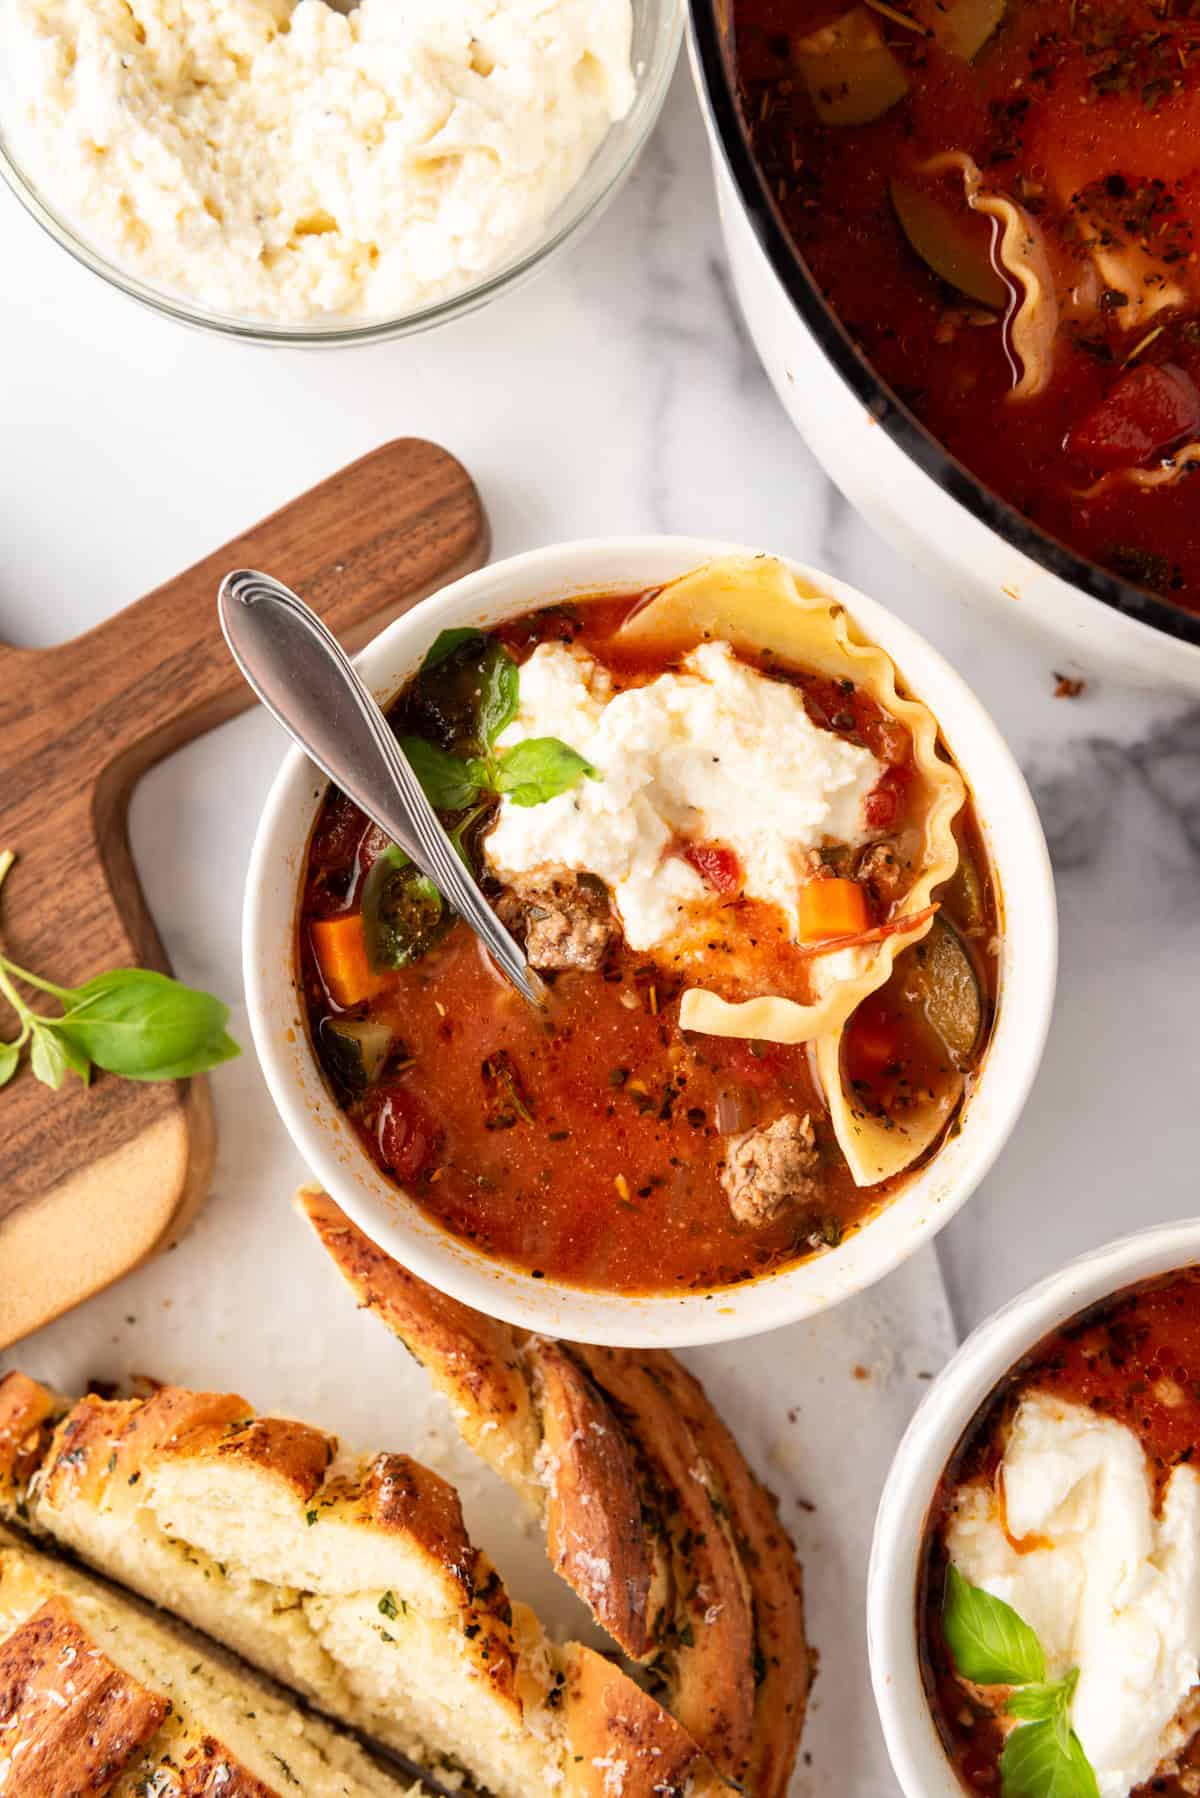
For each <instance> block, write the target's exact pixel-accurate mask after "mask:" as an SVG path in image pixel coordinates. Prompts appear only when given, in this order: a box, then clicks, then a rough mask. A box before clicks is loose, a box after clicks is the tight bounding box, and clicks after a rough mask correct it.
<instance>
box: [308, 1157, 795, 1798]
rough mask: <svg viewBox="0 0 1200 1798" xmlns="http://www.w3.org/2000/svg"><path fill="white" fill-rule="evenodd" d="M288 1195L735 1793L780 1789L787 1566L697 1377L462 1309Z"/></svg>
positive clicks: (787, 1744)
mask: <svg viewBox="0 0 1200 1798" xmlns="http://www.w3.org/2000/svg"><path fill="white" fill-rule="evenodd" d="M297 1205H298V1207H299V1209H300V1211H301V1214H302V1215H303V1216H305V1217H306V1218H307V1219H308V1220H309V1222H310V1223H311V1224H312V1226H313V1228H314V1229H315V1231H316V1233H317V1235H318V1237H319V1238H320V1240H321V1242H322V1244H323V1245H324V1247H325V1249H326V1250H327V1251H328V1253H329V1255H330V1257H331V1258H332V1260H333V1262H334V1265H335V1266H336V1267H337V1269H338V1272H339V1273H340V1274H341V1275H342V1277H343V1279H344V1280H345V1281H346V1282H347V1284H348V1285H349V1287H350V1289H351V1291H352V1292H353V1293H354V1295H355V1298H356V1299H357V1300H358V1303H359V1304H360V1305H362V1306H364V1307H365V1308H366V1309H368V1310H371V1311H374V1312H375V1313H376V1314H377V1315H378V1316H379V1317H380V1319H381V1320H382V1321H383V1322H384V1323H385V1324H386V1325H387V1326H388V1328H389V1329H390V1330H391V1331H392V1332H393V1334H394V1335H396V1336H397V1337H399V1339H400V1341H401V1342H402V1343H403V1344H404V1345H405V1347H406V1348H407V1349H408V1350H409V1351H410V1353H412V1354H413V1355H414V1356H415V1357H416V1359H417V1360H418V1361H419V1362H420V1363H421V1364H422V1366H423V1367H424V1368H425V1370H426V1372H427V1373H428V1374H429V1375H430V1377H431V1379H432V1380H433V1383H434V1385H435V1386H436V1387H437V1388H438V1390H439V1391H440V1392H442V1393H443V1395H444V1396H445V1397H446V1399H447V1400H448V1401H449V1403H450V1406H451V1409H452V1411H453V1414H454V1418H455V1422H456V1423H457V1425H458V1427H459V1429H460V1430H461V1432H462V1435H463V1438H464V1440H465V1441H466V1442H467V1443H468V1444H469V1445H470V1446H471V1447H472V1448H473V1449H474V1450H475V1452H476V1453H477V1454H478V1455H479V1456H480V1458H481V1459H482V1460H484V1461H486V1462H487V1463H488V1464H489V1465H490V1466H491V1467H493V1468H494V1469H495V1471H496V1472H497V1473H499V1474H500V1475H501V1476H502V1478H504V1479H505V1480H507V1481H508V1482H509V1484H510V1485H512V1486H513V1487H514V1488H515V1490H516V1491H517V1492H518V1493H519V1494H520V1495H521V1497H522V1498H523V1499H524V1500H525V1502H526V1503H527V1504H528V1505H529V1507H530V1508H531V1510H532V1511H533V1512H534V1513H535V1515H537V1516H538V1517H540V1518H541V1519H542V1520H543V1522H544V1524H545V1528H546V1537H547V1547H548V1549H549V1553H550V1558H551V1561H552V1563H553V1565H554V1566H555V1568H556V1570H557V1571H558V1573H559V1574H560V1575H561V1576H562V1578H563V1579H565V1580H566V1581H567V1583H568V1584H569V1585H570V1586H571V1587H572V1588H573V1589H574V1591H575V1592H577V1593H578V1595H579V1596H580V1597H581V1598H582V1599H583V1600H584V1602H585V1603H586V1604H587V1605H588V1606H589V1607H590V1608H591V1610H592V1612H593V1614H594V1616H595V1618H596V1620H597V1622H598V1623H599V1624H600V1625H601V1627H602V1628H604V1629H605V1630H607V1631H608V1633H609V1634H610V1635H611V1636H612V1637H613V1638H614V1639H615V1640H616V1642H617V1643H618V1644H619V1645H620V1647H621V1648H622V1649H623V1650H624V1652H625V1653H626V1654H627V1655H628V1656H629V1657H630V1659H631V1660H634V1661H637V1662H640V1663H641V1664H642V1666H643V1667H644V1668H645V1670H646V1672H645V1676H646V1677H647V1678H648V1679H649V1680H650V1681H651V1682H652V1684H653V1688H654V1690H655V1692H656V1693H657V1694H658V1695H659V1696H660V1697H661V1698H662V1701H663V1703H664V1704H665V1705H666V1706H667V1707H668V1708H669V1710H670V1711H671V1712H672V1713H673V1714H674V1715H675V1716H676V1717H677V1718H678V1720H679V1722H680V1723H681V1724H682V1725H683V1726H684V1728H685V1729H686V1730H687V1731H688V1734H689V1736H692V1737H694V1738H695V1739H696V1740H697V1741H698V1742H699V1743H700V1744H701V1746H702V1747H703V1748H704V1749H705V1751H706V1752H707V1754H708V1755H709V1756H710V1758H711V1760H712V1761H713V1762H714V1763H715V1765H716V1767H717V1769H718V1770H719V1771H720V1772H721V1773H722V1774H724V1775H725V1776H726V1777H727V1778H728V1779H730V1780H731V1781H733V1782H735V1783H736V1785H737V1787H738V1788H739V1789H740V1790H741V1791H743V1792H744V1793H746V1794H747V1795H748V1798H784V1794H785V1793H786V1791H787V1787H788V1782H789V1779H790V1777H791V1772H792V1768H793V1765H794V1762H795V1758H796V1753H797V1750H798V1747H799V1743H800V1737H801V1732H802V1730H803V1727H804V1718H805V1712H806V1708H807V1703H808V1693H809V1687H810V1685H811V1682H812V1676H813V1668H814V1664H815V1663H814V1656H813V1654H812V1652H811V1650H810V1648H809V1646H808V1642H807V1639H806V1636H805V1628H804V1595H803V1580H802V1575H801V1570H800V1566H799V1563H798V1562H797V1559H796V1554H795V1550H794V1548H793V1546H792V1543H791V1541H790V1539H789V1537H788V1534H787V1531H786V1530H785V1529H784V1527H783V1525H782V1524H781V1523H780V1521H779V1516H778V1512H777V1508H776V1505H775V1501H774V1499H773V1498H772V1497H771V1495H770V1494H769V1493H768V1492H767V1491H766V1489H765V1487H763V1486H762V1484H761V1483H760V1482H759V1481H758V1480H757V1479H756V1478H755V1477H754V1474H753V1473H752V1472H751V1470H750V1468H749V1466H748V1465H747V1463H746V1460H745V1457H744V1456H743V1455H742V1453H741V1451H740V1450H739V1448H738V1446H737V1444H736V1443H735V1441H734V1439H733V1437H732V1436H731V1435H730V1433H729V1431H728V1429H727V1428H726V1427H725V1425H724V1424H723V1423H722V1421H721V1419H720V1417H719V1416H718V1415H717V1412H716V1411H715V1409H714V1408H713V1406H712V1404H711V1402H710V1401H709V1399H708V1398H707V1396H706V1395H705V1392H704V1389H703V1387H702V1386H701V1385H700V1384H699V1382H698V1381H696V1380H695V1379H693V1378H692V1376H691V1375H690V1374H689V1373H688V1372H687V1371H686V1370H685V1369H684V1368H683V1367H682V1366H680V1364H679V1362H678V1361H676V1359H675V1358H674V1356H672V1355H669V1354H667V1353H665V1352H664V1351H661V1350H654V1349H607V1348H592V1347H588V1346H586V1345H584V1344H580V1343H566V1342H553V1341H550V1340H549V1339H547V1338H545V1337H539V1336H534V1335H531V1334H530V1333H528V1332H527V1331H524V1330H519V1329H514V1328H513V1327H511V1326H510V1325H508V1324H504V1323H501V1322H499V1321H498V1320H497V1319H495V1318H491V1317H486V1316H484V1315H483V1314H482V1313H480V1312H477V1311H472V1310H471V1309H470V1308H469V1307H468V1306H466V1305H463V1304H460V1303H459V1301H458V1300H457V1299H452V1298H449V1297H448V1296H447V1295H446V1294H444V1293H440V1292H437V1291H435V1290H434V1289H433V1288H432V1287H430V1286H427V1285H426V1284H425V1283H424V1281H422V1280H419V1279H418V1278H417V1276H416V1275H415V1274H412V1273H409V1271H408V1270H407V1269H406V1268H404V1267H402V1266H401V1265H400V1263H399V1262H398V1261H395V1260H393V1259H392V1257H391V1256H389V1255H387V1254H385V1253H384V1251H383V1250H382V1249H380V1248H379V1247H378V1246H377V1245H376V1244H375V1243H373V1242H372V1241H371V1240H370V1238H369V1237H367V1236H366V1235H364V1233H363V1232H362V1231H361V1230H359V1229H358V1228H357V1226H356V1225H354V1224H352V1223H351V1222H350V1220H349V1219H348V1218H347V1217H346V1216H345V1214H344V1213H343V1212H342V1211H341V1210H339V1208H338V1206H337V1205H336V1204H335V1203H334V1202H333V1200H332V1199H331V1198H329V1196H328V1195H327V1194H326V1193H324V1192H322V1191H320V1190H319V1189H318V1188H316V1187H309V1188H305V1189H304V1190H303V1191H302V1192H300V1193H299V1194H298V1195H297Z"/></svg>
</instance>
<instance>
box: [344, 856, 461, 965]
mask: <svg viewBox="0 0 1200 1798" xmlns="http://www.w3.org/2000/svg"><path fill="white" fill-rule="evenodd" d="M452 917H453V913H452V912H451V910H450V907H449V906H448V905H447V904H446V902H445V900H444V899H443V898H442V895H441V894H440V893H439V892H438V890H437V888H436V887H435V886H434V884H433V882H432V880H430V879H429V878H428V877H427V876H426V875H424V874H422V873H421V871H420V869H419V868H415V867H414V866H413V864H412V862H411V861H410V860H409V858H408V856H407V855H405V853H404V851H403V849H401V848H399V847H398V846H397V845H396V844H395V843H393V844H392V846H391V847H390V848H389V849H385V850H384V852H383V854H382V855H381V856H380V857H379V858H378V860H377V861H375V862H373V863H372V866H371V871H370V873H369V874H368V875H367V878H366V880H365V881H364V882H363V891H362V921H363V936H364V938H365V940H366V945H367V961H368V962H369V964H370V966H371V967H372V969H373V970H374V971H375V973H377V974H379V973H383V972H385V971H386V970H388V969H390V968H404V967H407V966H408V964H409V963H410V962H414V961H419V960H420V958H421V957H422V956H423V955H425V954H427V953H428V951H429V950H430V949H432V948H433V946H434V944H435V943H436V942H437V941H438V940H439V939H440V938H441V937H442V936H443V935H444V934H445V932H446V930H447V928H448V927H449V924H450V922H451V919H452Z"/></svg>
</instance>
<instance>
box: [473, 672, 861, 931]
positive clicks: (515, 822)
mask: <svg viewBox="0 0 1200 1798" xmlns="http://www.w3.org/2000/svg"><path fill="white" fill-rule="evenodd" d="M525 737H559V738H560V739H561V740H562V741H563V742H564V743H569V744H570V746H571V748H572V749H576V750H578V751H579V753H580V754H581V755H583V756H584V757H586V759H587V760H588V761H589V762H591V763H592V765H593V766H594V767H595V768H596V769H597V771H598V773H599V777H600V778H599V779H597V780H582V781H580V782H579V783H578V784H577V785H576V786H574V787H572V788H571V789H570V790H569V791H568V792H566V793H562V794H560V795H559V796H558V797H557V798H556V799H551V800H549V801H548V802H547V803H546V804H544V805H536V806H528V807H522V806H518V805H514V804H513V803H512V802H511V801H510V800H504V801H502V803H501V806H500V811H499V816H498V819H497V822H496V825H495V827H494V828H493V830H492V831H491V833H490V835H489V836H488V838H487V841H486V845H485V852H486V855H487V859H488V861H489V862H490V864H491V866H492V867H493V868H494V869H495V870H496V872H497V873H498V874H500V875H501V877H503V876H505V875H508V876H512V875H516V874H526V873H532V872H534V871H535V870H537V869H539V868H544V867H548V866H560V867H567V868H573V869H575V870H577V871H579V872H587V873H591V874H596V875H599V876H600V878H601V879H603V880H604V881H606V882H607V884H608V886H609V887H610V889H611V890H612V894H613V898H614V900H615V902H616V907H617V911H618V912H619V914H620V918H621V923H622V926H623V929H624V932H625V938H626V941H627V942H628V943H629V945H630V947H631V948H633V949H650V948H653V947H655V946H656V945H658V944H661V943H662V942H664V941H665V940H666V939H667V938H669V937H670V936H671V935H672V934H673V933H674V931H675V930H676V929H677V928H678V927H679V925H680V922H681V916H682V914H683V913H684V912H685V911H687V910H688V909H689V908H690V907H692V906H694V905H696V904H697V903H699V902H703V901H707V900H711V899H712V896H713V895H712V892H711V889H710V888H708V887H707V886H706V885H705V883H704V881H703V880H702V879H701V877H700V875H699V874H698V873H697V872H696V870H695V869H694V868H693V867H692V866H691V864H690V863H688V862H686V861H684V860H683V859H682V857H681V856H680V855H678V854H676V853H673V850H674V849H675V848H676V847H677V845H678V843H679V840H680V839H681V838H682V839H686V840H690V841H692V842H701V843H703V842H712V843H720V844H722V845H724V846H726V847H728V848H730V849H732V850H733V851H734V853H735V854H736V855H737V858H738V861H739V863H740V864H741V870H742V890H743V892H745V893H746V894H748V895H749V896H750V897H751V898H754V899H762V900H766V901H767V902H768V903H771V904H774V905H777V906H779V907H780V908H781V909H782V910H783V912H784V913H785V915H786V917H787V919H788V922H789V927H790V928H791V929H792V930H793V931H794V930H795V919H796V904H797V895H798V891H799V887H800V885H801V882H802V880H803V877H804V876H803V867H802V857H803V855H804V853H805V852H806V851H808V850H810V849H814V848H818V847H819V846H820V845H822V844H823V843H827V842H836V843H847V844H857V843H861V842H865V841H866V840H867V838H868V836H869V835H870V834H871V833H870V832H869V830H868V828H867V825H866V822H865V817H864V809H863V808H864V801H865V800H866V797H867V794H868V793H869V792H870V791H871V789H872V787H874V785H875V784H876V782H877V781H878V779H879V777H880V775H881V774H882V772H883V769H882V767H881V766H880V764H879V762H878V761H876V759H875V757H874V756H873V755H872V754H871V752H870V751H869V750H867V749H864V748H862V747H860V746H859V745H857V744H854V743H848V742H846V741H845V739H844V738H842V737H839V736H836V735H835V734H834V733H833V732H832V731H828V730H822V729H821V728H820V726H818V725H816V724H814V723H813V722H812V720H811V719H810V718H809V716H808V713H807V712H806V711H805V709H804V701H803V698H802V697H801V695H800V693H799V692H798V690H797V689H796V688H795V687H792V686H789V685H788V684H787V683H786V682H784V681H779V680H771V679H769V678H767V677H766V676H765V675H762V674H759V673H758V672H757V670H756V669H754V668H752V667H750V666H749V665H748V664H746V663H744V662H740V661H738V659H737V658H736V656H735V655H734V654H733V651H732V650H731V649H730V647H729V645H728V644H727V643H705V644H702V645H701V646H700V648H698V649H695V650H693V651H692V652H691V653H690V654H689V655H687V656H686V657H685V658H684V661H683V671H682V672H681V673H678V674H675V673H670V674H662V675H659V676H658V677H657V678H656V679H654V680H652V681H649V682H648V683H647V684H646V685H645V686H641V687H630V688H627V689H626V690H625V691H623V692H614V690H613V681H612V677H611V675H610V673H609V671H608V670H607V669H606V668H604V667H603V666H602V665H601V664H600V663H598V662H597V661H595V660H594V659H593V658H592V657H591V656H589V655H587V654H586V653H585V652H583V651H582V650H580V649H578V648H575V647H572V646H568V645H565V644H560V643H543V644H541V645H539V647H538V648H537V649H535V650H534V652H533V654H532V655H531V656H530V657H529V659H528V661H527V662H525V663H524V665H523V666H522V668H521V686H520V709H519V711H518V713H517V716H516V718H515V719H514V721H513V722H512V724H510V725H509V726H508V728H507V730H505V731H504V732H503V733H502V734H501V736H500V738H499V744H500V747H501V748H507V747H508V746H509V745H510V744H512V743H516V742H519V741H520V740H521V739H522V738H525Z"/></svg>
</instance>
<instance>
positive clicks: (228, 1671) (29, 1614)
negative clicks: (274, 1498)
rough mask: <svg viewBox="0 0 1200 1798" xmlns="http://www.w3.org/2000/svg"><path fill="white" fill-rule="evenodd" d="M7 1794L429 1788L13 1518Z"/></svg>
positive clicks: (376, 1792) (3, 1588) (401, 1792)
mask: <svg viewBox="0 0 1200 1798" xmlns="http://www.w3.org/2000/svg"><path fill="white" fill-rule="evenodd" d="M0 1788H2V1789H3V1791H4V1793H5V1794H6V1798H79V1794H83V1793H87V1794H94V1795H103V1794H107V1793H111V1794H113V1798H422V1795H421V1788H420V1787H419V1786H416V1785H410V1784H409V1782H407V1781H402V1780H398V1779H395V1778H393V1777H392V1776H391V1775H390V1774H389V1773H388V1772H386V1771H385V1770H384V1769H383V1768H382V1767H381V1766H378V1765H376V1763H375V1762H374V1761H372V1760H371V1759H370V1757H369V1756H368V1755H367V1754H365V1753H364V1752H363V1750H362V1749H361V1748H360V1747H359V1746H358V1744H357V1742H355V1741H353V1740H351V1739H350V1738H349V1737H346V1736H343V1735H341V1734H340V1733H339V1732H338V1731H336V1730H334V1729H332V1728H331V1727H330V1726H329V1725H328V1724H327V1723H325V1722H323V1721H322V1720H321V1719H320V1718H318V1717H313V1716H310V1715H308V1714H306V1713H305V1712H303V1711H301V1710H300V1709H298V1708H297V1706H296V1705H295V1704H293V1703H291V1702H290V1701H289V1700H288V1699H286V1698H285V1697H284V1696H282V1695H281V1694H280V1693H278V1692H276V1691H274V1690H273V1689H272V1688H270V1687H269V1686H267V1685H266V1684H265V1683H264V1682H263V1681H261V1680H257V1679H255V1678H254V1677H253V1676H252V1675H251V1674H249V1673H248V1672H247V1671H246V1669H244V1668H242V1667H239V1666H238V1665H237V1664H236V1663H234V1662H233V1661H232V1659H231V1658H230V1657H229V1656H226V1655H223V1654H221V1653H220V1652H219V1651H218V1650H214V1649H213V1647H212V1646H211V1644H209V1643H206V1642H204V1641H202V1640H201V1639H200V1638H198V1637H197V1636H195V1635H194V1634H193V1633H192V1632H191V1631H189V1630H186V1629H184V1628H183V1627H182V1626H180V1625H178V1624H175V1623H173V1622H170V1621H168V1620H167V1619H166V1618H164V1617H161V1616H159V1615H158V1614H156V1613H153V1612H151V1611H148V1610H147V1609H146V1608H145V1607H143V1606H141V1605H138V1604H136V1603H134V1602H133V1601H131V1600H130V1599H127V1598H125V1597H123V1596H122V1595H121V1594H119V1593H117V1592H114V1591H113V1590H112V1589H110V1588H109V1587H106V1586H104V1585H102V1584H101V1583H100V1582H99V1581H97V1580H94V1579H91V1578H90V1577H89V1576H88V1575H87V1574H85V1573H81V1572H79V1571H78V1570H77V1569H76V1568H73V1567H69V1566H67V1565H65V1564H64V1563H62V1562H61V1561H58V1560H55V1559H53V1558H51V1557H50V1556H47V1555H43V1554H39V1553H38V1552H37V1551H36V1550H34V1549H32V1548H30V1547H29V1545H28V1544H27V1543H26V1542H24V1541H22V1540H21V1539H20V1538H18V1537H17V1536H16V1535H14V1534H13V1533H11V1532H10V1531H8V1530H4V1529H0Z"/></svg>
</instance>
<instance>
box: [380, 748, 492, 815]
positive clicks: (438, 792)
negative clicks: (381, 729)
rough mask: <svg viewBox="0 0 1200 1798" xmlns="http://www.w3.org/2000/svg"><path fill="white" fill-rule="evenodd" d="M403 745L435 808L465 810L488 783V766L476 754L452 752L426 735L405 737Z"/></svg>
mask: <svg viewBox="0 0 1200 1798" xmlns="http://www.w3.org/2000/svg"><path fill="white" fill-rule="evenodd" d="M400 747H401V749H402V750H403V751H404V753H405V755H406V756H407V757H408V761H409V765H410V767H411V768H412V771H413V773H414V774H415V775H416V777H417V779H418V780H419V781H420V783H421V787H422V790H423V791H424V794H425V797H426V799H428V801H429V803H430V805H432V806H433V807H434V809H435V811H439V812H458V811H461V810H462V808H463V807H464V806H465V805H470V804H471V802H472V800H473V799H475V798H477V797H478V794H479V789H480V787H482V786H484V785H486V783H487V769H486V768H485V767H484V765H483V763H482V762H481V761H479V760H478V759H477V758H476V757H475V756H468V757H466V758H465V759H464V757H462V756H461V755H451V754H450V752H449V750H448V749H439V748H438V747H437V746H436V744H434V743H427V742H426V741H425V739H424V737H401V739H400Z"/></svg>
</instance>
